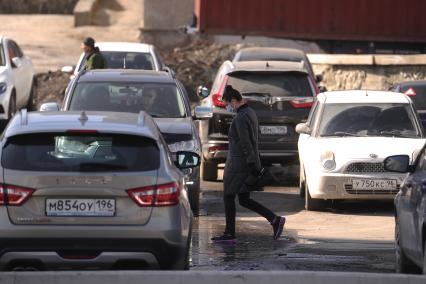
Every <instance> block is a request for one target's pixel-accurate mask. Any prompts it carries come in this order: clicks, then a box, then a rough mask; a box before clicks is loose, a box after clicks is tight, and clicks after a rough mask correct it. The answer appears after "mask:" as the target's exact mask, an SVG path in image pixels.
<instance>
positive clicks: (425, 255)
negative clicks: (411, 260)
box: [423, 238, 426, 275]
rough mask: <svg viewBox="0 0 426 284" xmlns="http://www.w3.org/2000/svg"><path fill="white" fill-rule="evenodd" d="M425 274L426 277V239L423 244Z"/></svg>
mask: <svg viewBox="0 0 426 284" xmlns="http://www.w3.org/2000/svg"><path fill="white" fill-rule="evenodd" d="M423 274H425V275H426V238H425V241H424V244H423Z"/></svg>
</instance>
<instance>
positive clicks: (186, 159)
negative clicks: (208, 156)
mask: <svg viewBox="0 0 426 284" xmlns="http://www.w3.org/2000/svg"><path fill="white" fill-rule="evenodd" d="M200 162H201V159H200V156H199V155H198V154H197V153H194V152H189V151H178V152H176V162H175V164H176V166H177V167H178V168H179V169H188V168H195V167H197V166H199V165H200Z"/></svg>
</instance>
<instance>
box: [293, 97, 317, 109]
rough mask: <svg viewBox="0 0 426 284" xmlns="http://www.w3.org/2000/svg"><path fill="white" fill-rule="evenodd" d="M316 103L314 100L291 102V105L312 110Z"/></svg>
mask: <svg viewBox="0 0 426 284" xmlns="http://www.w3.org/2000/svg"><path fill="white" fill-rule="evenodd" d="M313 103H314V98H306V99H297V100H291V101H290V105H291V106H292V107H294V108H310V107H312V104H313Z"/></svg>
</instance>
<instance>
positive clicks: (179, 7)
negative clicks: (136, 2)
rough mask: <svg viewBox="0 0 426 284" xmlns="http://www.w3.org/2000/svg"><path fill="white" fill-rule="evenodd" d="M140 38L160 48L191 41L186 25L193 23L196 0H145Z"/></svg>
mask: <svg viewBox="0 0 426 284" xmlns="http://www.w3.org/2000/svg"><path fill="white" fill-rule="evenodd" d="M142 11H143V15H142V22H141V26H140V27H141V34H140V40H141V41H142V42H146V43H152V44H154V45H156V46H158V47H159V48H171V47H174V46H176V45H183V44H185V43H187V42H188V41H189V36H188V35H187V34H185V32H184V27H185V26H188V25H190V24H191V23H192V18H193V14H194V0H143V4H142Z"/></svg>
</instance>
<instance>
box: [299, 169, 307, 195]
mask: <svg viewBox="0 0 426 284" xmlns="http://www.w3.org/2000/svg"><path fill="white" fill-rule="evenodd" d="M304 172H305V170H303V169H302V167H300V177H299V195H300V197H302V198H304V197H305V195H306V189H305V184H306V180H305V174H304Z"/></svg>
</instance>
